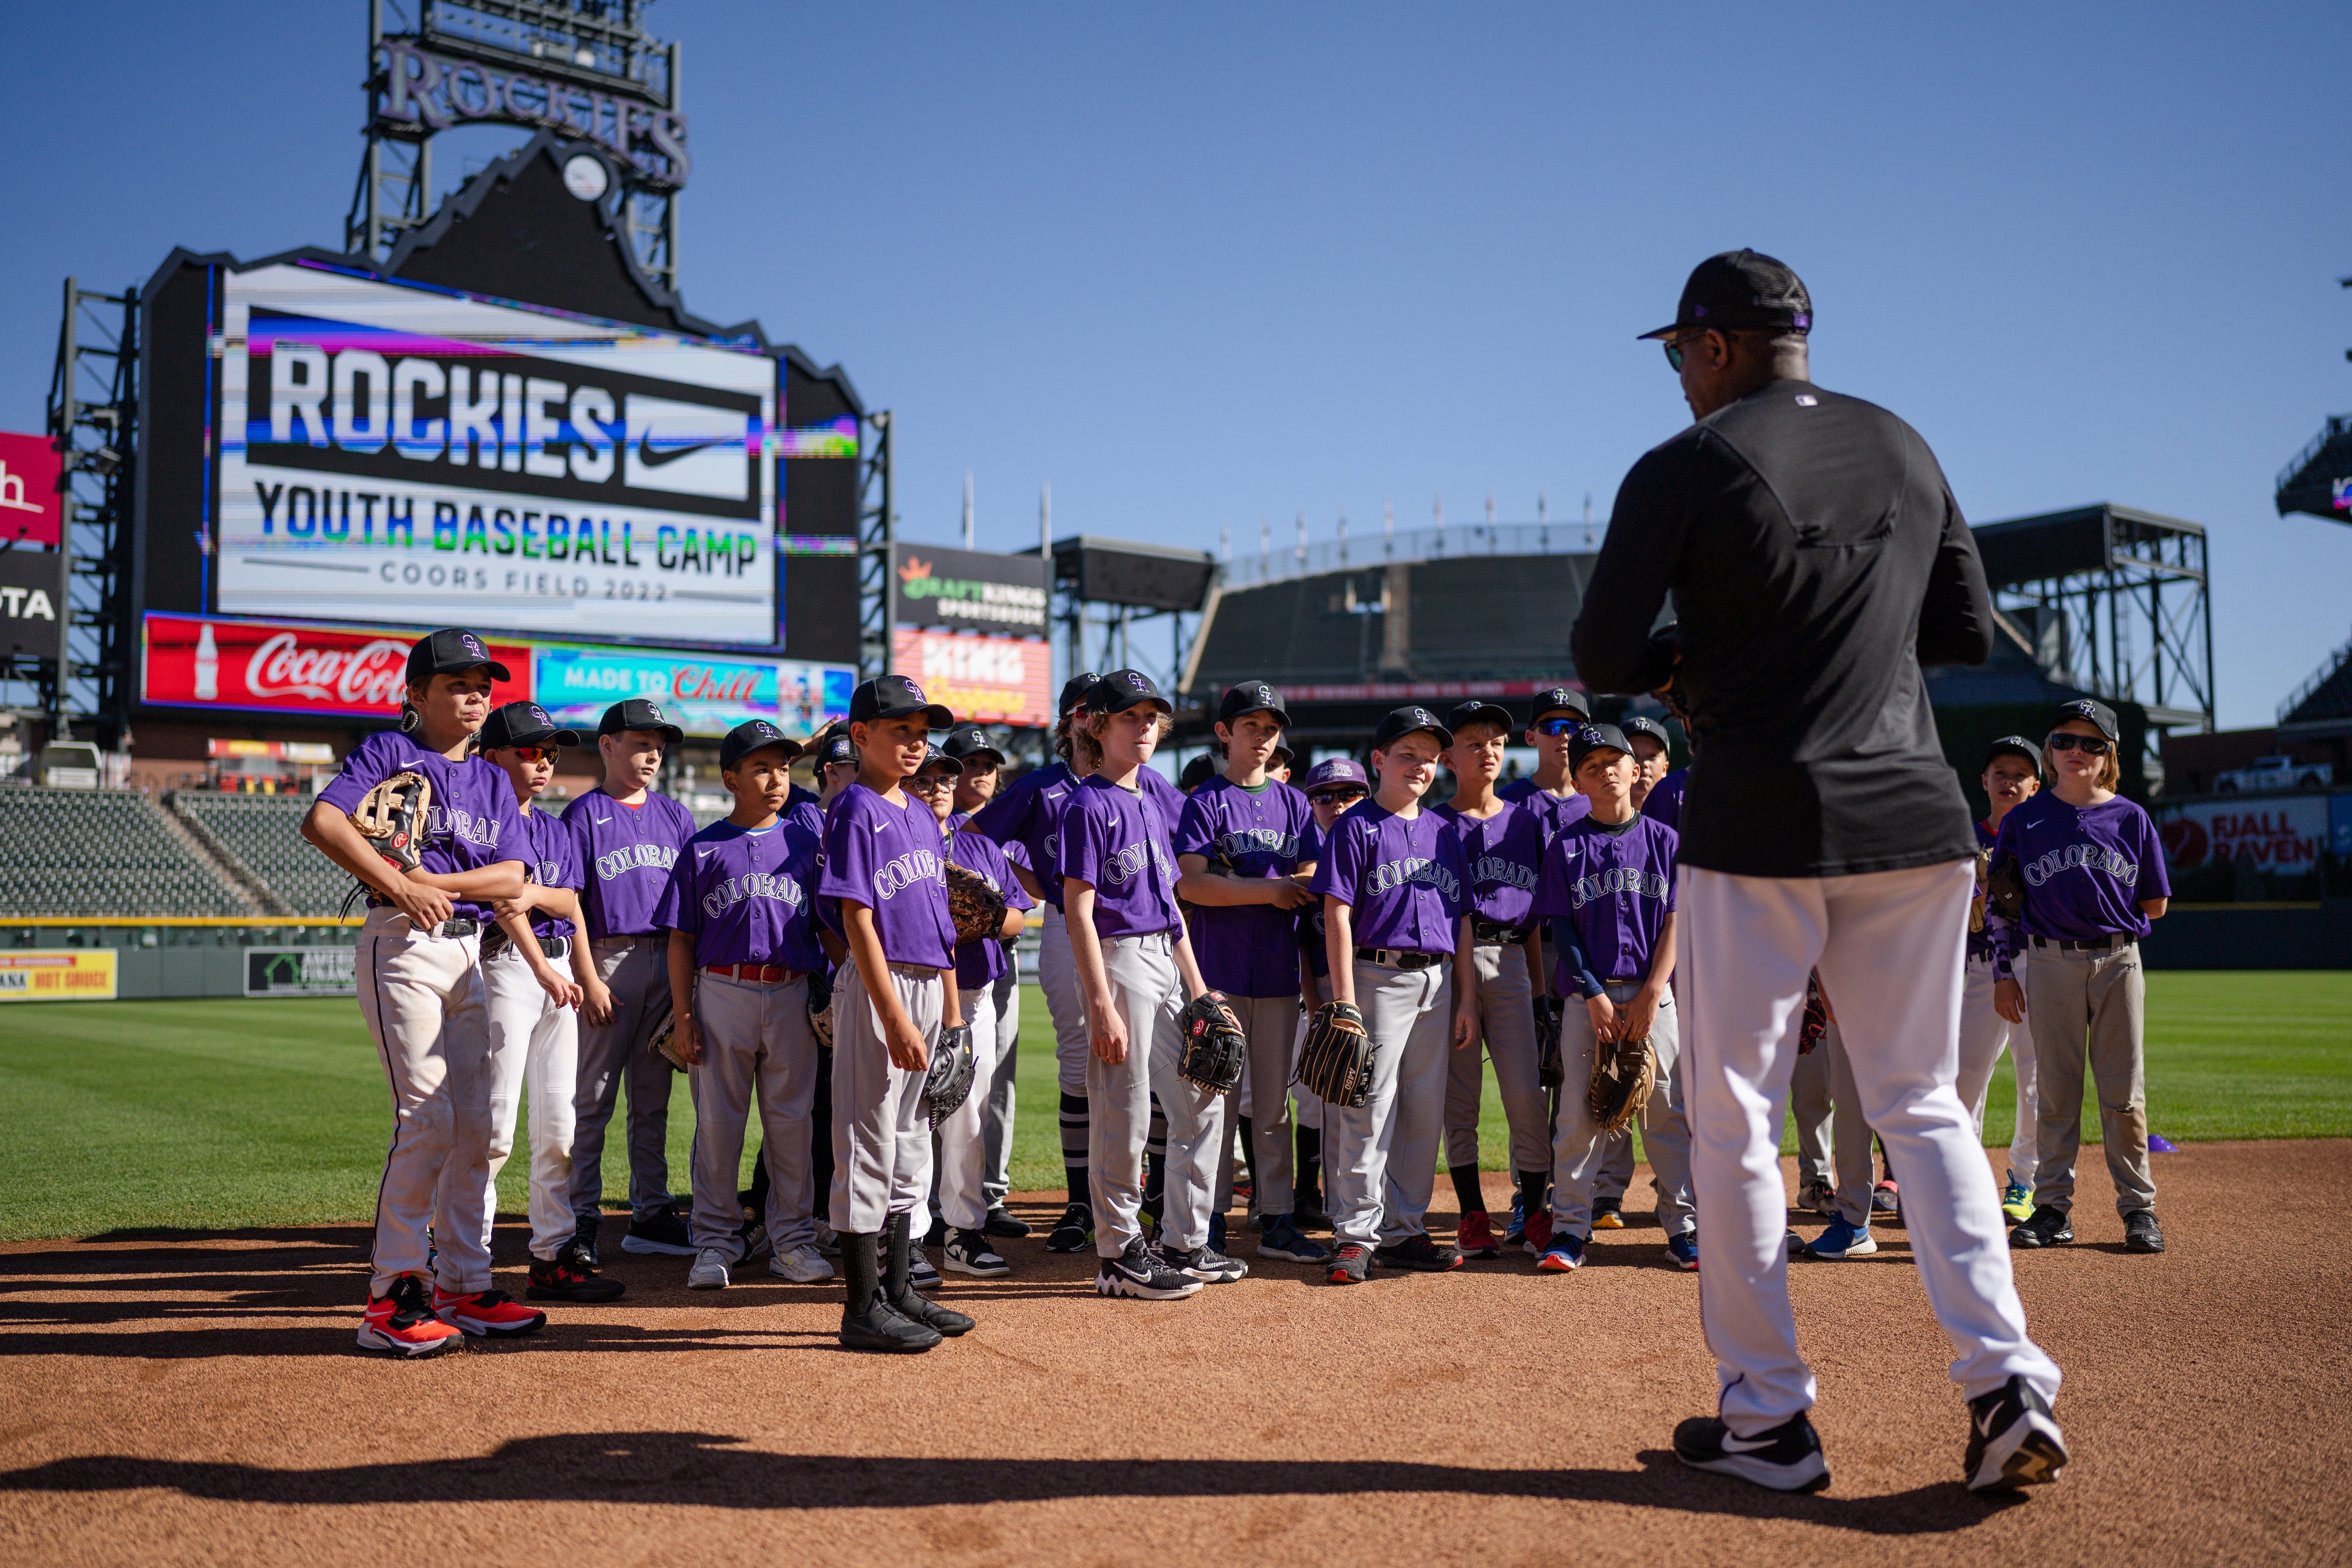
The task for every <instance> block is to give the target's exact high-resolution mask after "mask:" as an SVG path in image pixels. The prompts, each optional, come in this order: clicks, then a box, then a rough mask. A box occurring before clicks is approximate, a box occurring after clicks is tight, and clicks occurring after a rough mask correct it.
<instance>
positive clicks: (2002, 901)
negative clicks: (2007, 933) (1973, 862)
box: [1985, 855, 2025, 923]
mask: <svg viewBox="0 0 2352 1568" xmlns="http://www.w3.org/2000/svg"><path fill="white" fill-rule="evenodd" d="M1985 896H1986V897H1987V898H1989V899H1990V900H1991V901H1992V906H1993V907H1994V908H1995V909H1998V910H1999V911H2000V917H2001V918H2002V919H2003V920H2007V921H2011V922H2012V923H2014V922H2016V921H2018V920H2021V919H2022V918H2024V915H2025V868H2024V867H2022V866H2021V865H2019V864H2018V863H2017V857H2016V856H2015V855H2004V856H2002V857H2001V862H2000V864H1999V865H1997V866H1995V867H1993V868H1992V870H1991V871H1990V872H1988V873H1986V874H1985Z"/></svg>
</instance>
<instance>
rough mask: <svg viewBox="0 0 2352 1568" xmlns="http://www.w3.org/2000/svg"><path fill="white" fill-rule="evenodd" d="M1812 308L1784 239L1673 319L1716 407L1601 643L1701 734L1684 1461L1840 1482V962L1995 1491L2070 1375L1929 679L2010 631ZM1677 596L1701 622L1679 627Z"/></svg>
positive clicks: (1869, 1076)
mask: <svg viewBox="0 0 2352 1568" xmlns="http://www.w3.org/2000/svg"><path fill="white" fill-rule="evenodd" d="M1811 326H1812V304H1811V300H1810V299H1809V298H1808V297H1807V295H1806V292H1805V286H1804V285H1803V283H1802V282H1801V281H1800V280H1799V279H1798V277H1797V275H1796V274H1795V273H1793V272H1791V271H1790V269H1789V268H1788V267H1784V266H1782V265H1781V264H1780V262H1778V261H1775V260H1773V259H1772V258H1771V257H1770V256H1759V255H1758V254H1757V253H1756V252H1754V251H1748V250H1741V251H1732V252H1728V253H1727V254H1725V255H1722V256H1713V257H1710V258H1709V259H1708V260H1706V261H1704V262H1702V263H1700V264H1699V266H1698V267H1697V268H1696V270H1695V271H1693V272H1692V274H1691V276H1690V281H1689V282H1688V283H1686V284H1685V285H1684V287H1683V296H1682V304H1681V307H1680V308H1679V309H1678V310H1677V311H1676V312H1675V324H1674V325H1673V326H1671V327H1665V328H1662V329H1659V330H1657V331H1655V332H1651V333H1647V334H1645V336H1646V337H1649V338H1655V339H1663V340H1664V344H1665V351H1666V360H1667V362H1668V363H1669V364H1671V365H1673V366H1674V368H1675V370H1676V371H1678V372H1679V373H1680V375H1681V377H1682V385H1683V395H1684V398H1685V401H1687V402H1689V404H1690V408H1691V413H1692V414H1693V415H1694V416H1695V417H1696V423H1694V424H1692V425H1691V426H1690V427H1689V428H1688V429H1686V430H1685V431H1684V432H1682V433H1681V434H1679V435H1676V436H1675V438H1674V439H1673V440H1671V441H1668V442H1666V443H1665V444H1664V445H1662V446H1659V447H1657V448H1656V449H1654V451H1652V452H1650V453H1649V454H1648V455H1645V456H1644V457H1643V459H1642V460H1641V461H1640V462H1639V463H1637V464H1635V465H1633V472H1632V473H1630V474H1628V475H1627V476H1625V482H1624V484H1623V485H1622V486H1621V487H1620V488H1619V490H1618V493H1617V505H1616V509H1615V511H1614V513H1613V514H1612V517H1611V518H1610V522H1609V535H1608V538H1607V540H1606V542H1604V543H1603V545H1602V546H1601V559H1600V560H1599V562H1598V563H1597V565H1596V566H1595V568H1594V570H1593V573H1592V578H1591V584H1590V586H1589V587H1588V588H1587V589H1586V590H1585V593H1584V604H1583V610H1582V612H1581V613H1580V615H1579V617H1578V620H1577V623H1576V629H1575V631H1574V632H1573V634H1572V637H1571V643H1570V645H1571V647H1572V649H1573V651H1574V653H1575V655H1576V665H1577V672H1578V674H1580V676H1581V677H1582V679H1583V681H1584V683H1585V685H1586V686H1587V687H1588V688H1589V689H1591V690H1593V691H1597V692H1648V691H1655V690H1663V689H1664V688H1666V687H1668V686H1669V685H1672V686H1673V688H1674V689H1675V693H1676V694H1677V695H1678V697H1679V700H1680V706H1682V707H1683V709H1684V710H1685V713H1686V715H1687V723H1688V726H1689V727H1690V730H1691V733H1692V735H1693V737H1694V748H1695V760H1694V761H1693V763H1692V765H1691V770H1690V781H1689V785H1688V792H1687V795H1686V797H1685V802H1684V806H1683V815H1682V846H1681V848H1682V856H1681V870H1680V873H1679V875H1680V882H1679V885H1678V889H1677V904H1678V905H1679V910H1680V914H1681V922H1680V923H1681V925H1682V927H1683V930H1682V944H1683V955H1684V956H1683V959H1682V962H1683V965H1684V966H1685V967H1684V975H1683V994H1684V996H1685V998H1686V999H1687V1003H1688V1008H1687V1010H1688V1017H1687V1019H1685V1028H1686V1029H1687V1030H1689V1036H1688V1039H1687V1040H1685V1043H1684V1050H1685V1052H1686V1055H1685V1061H1687V1062H1688V1063H1689V1070H1690V1085H1689V1090H1688V1093H1689V1098H1690V1121H1691V1134H1692V1148H1691V1165H1692V1177H1693V1185H1694V1186H1695V1188H1696V1204H1697V1208H1698V1212H1699V1215H1700V1218H1701V1223H1700V1225H1699V1265H1700V1278H1701V1279H1702V1280H1703V1281H1705V1286H1706V1288H1705V1290H1704V1291H1703V1292H1702V1294H1701V1297H1700V1316H1701V1320H1702V1322H1703V1323H1704V1324H1705V1327H1706V1340H1707V1345H1708V1348H1709V1349H1711V1350H1712V1351H1713V1352H1714V1353H1715V1356H1716V1361H1717V1375H1718V1376H1719V1377H1720V1378H1721V1380H1722V1395H1721V1399H1720V1402H1719V1407H1718V1416H1719V1418H1718V1419H1694V1420H1689V1421H1685V1422H1684V1423H1683V1424H1682V1425H1681V1426H1680V1427H1677V1428H1676V1429H1675V1453H1676V1454H1677V1455H1678V1456H1680V1457H1681V1458H1682V1459H1683V1461H1684V1462H1685V1463H1686V1464H1689V1465H1693V1466H1696V1467H1697V1468H1699V1469H1712V1470H1719V1471H1723V1472H1726V1473H1728V1474H1732V1475H1737V1476H1740V1477H1743V1478H1744V1479H1748V1480H1751V1481H1756V1482H1759V1483H1760V1484H1762V1485H1764V1486H1768V1487H1773V1488H1777V1489H1780V1490H1792V1491H1793V1490H1808V1491H1810V1490H1817V1489H1819V1488H1821V1487H1822V1486H1826V1485H1827V1484H1828V1482H1829V1471H1828V1468H1827V1465H1826V1463H1825V1461H1824V1460H1823V1458H1822V1451H1821V1442H1820V1439H1819V1438H1818V1437H1815V1435H1814V1433H1813V1429H1812V1425H1811V1422H1810V1421H1809V1420H1808V1419H1807V1418H1806V1414H1805V1413H1806V1411H1807V1410H1808V1409H1810V1408H1811V1406H1812V1404H1813V1398H1814V1386H1813V1378H1812V1374H1811V1370H1810V1369H1809V1368H1808V1367H1807V1366H1806V1364H1805V1362H1804V1360H1803V1358H1802V1357H1801V1355H1800V1354H1798V1352H1797V1336H1796V1323H1795V1320H1794V1317H1793V1315H1792V1313H1791V1312H1790V1306H1789V1293H1788V1274H1787V1270H1788V1260H1787V1255H1786V1253H1785V1252H1784V1250H1783V1236H1784V1234H1785V1230H1786V1227H1785V1224H1784V1219H1785V1213H1786V1194H1785V1193H1784V1191H1783V1189H1782V1187H1781V1184H1780V1161H1779V1145H1780V1138H1779V1134H1780V1120H1781V1113H1782V1111H1783V1109H1784V1108H1785V1106H1786V1104H1787V1101H1788V1095H1789V1082H1790V1072H1791V1071H1792V1070H1793V1069H1794V1067H1795V1065H1796V1061H1797V1032H1798V1030H1797V1025H1798V1020H1799V1018H1800V1016H1801V1012H1802V1009H1803V1007H1804V1000H1805V982H1806V975H1807V973H1808V971H1810V970H1811V969H1813V968H1815V967H1819V969H1820V971H1821V977H1822V986H1823V988H1825V989H1826V991H1827V992H1828V994H1829V996H1830V998H1831V999H1832V1004H1833V1005H1834V1006H1835V1007H1836V1009H1837V1012H1838V1018H1839V1020H1840V1022H1841V1024H1842V1025H1843V1029H1844V1030H1845V1040H1846V1046H1847V1050H1848V1052H1849V1053H1850V1055H1851V1057H1852V1060H1853V1075H1854V1081H1855V1086H1856V1089H1857V1092H1858V1093H1859V1096H1860V1099H1861V1102H1862V1111H1863V1113H1864V1120H1866V1121H1867V1122H1868V1123H1869V1124H1870V1125H1871V1126H1873V1127H1874V1128H1876V1129H1877V1130H1878V1133H1879V1135H1880V1136H1881V1137H1882V1138H1883V1139H1885V1143H1886V1146H1887V1149H1888V1151H1889V1154H1890V1155H1891V1156H1892V1161H1893V1164H1894V1166H1895V1168H1896V1169H1898V1170H1900V1171H1901V1172H1902V1173H1903V1199H1904V1202H1903V1212H1904V1216H1905V1218H1906V1220H1907V1221H1908V1222H1909V1224H1910V1227H1911V1239H1912V1243H1913V1246H1914V1249H1915V1255H1916V1259H1917V1260H1918V1264H1919V1273H1920V1279H1921V1281H1922V1283H1924V1284H1925V1285H1926V1286H1927V1299H1928V1301H1929V1303H1930V1304H1931V1305H1932V1306H1933V1307H1934V1308H1935V1312H1936V1316H1937V1320H1938V1321H1939V1322H1941V1323H1942V1324H1943V1326H1944V1331H1945V1333H1947V1334H1948V1335H1949V1336H1950V1338H1951V1341H1952V1344H1953V1348H1954V1351H1955V1355H1954V1359H1953V1361H1952V1366H1951V1372H1952V1377H1953V1380H1954V1381H1955V1382H1957V1383H1958V1384H1959V1385H1960V1387H1961V1389H1962V1391H1963V1393H1964V1394H1965V1395H1966V1396H1967V1397H1968V1400H1969V1414H1970V1417H1971V1419H1970V1422H1969V1445H1968V1451H1967V1457H1966V1460H1965V1467H1966V1479H1967V1481H1968V1484H1969V1486H1970V1487H1971V1488H1974V1489H1979V1490H1981V1489H1986V1488H1992V1487H2014V1486H2021V1485H2027V1484H2032V1483H2036V1482H2042V1481H2048V1480H2053V1479H2056V1477H2057V1474H2058V1471H2059V1469H2060V1467H2061V1466H2063V1464H2064V1463H2065V1459H2066V1452H2065V1448H2064V1447H2063V1443H2062V1440H2061V1438H2060V1436H2059V1431H2058V1427H2057V1423H2056V1422H2055V1421H2054V1420H2053V1418H2052V1416H2051V1415H2050V1406H2049V1402H2050V1400H2051V1399H2052V1398H2053V1397H2054V1396H2056V1394H2057V1392H2058V1368H2057V1366H2056V1365H2055V1364H2053V1362H2052V1361H2051V1359H2050V1358H2049V1357H2048V1356H2047V1355H2045V1354H2042V1350H2041V1348H2040V1347H2039V1346H2037V1345H2036V1344H2034V1343H2033V1342H2032V1340H2031V1339H2030V1338H2028V1337H2027V1334H2026V1328H2025V1311H2024V1308H2023V1307H2022V1306H2021V1304H2020V1302H2019V1301H2018V1298H2017V1290H2016V1287H2015V1285H2014V1284H2013V1283H2012V1282H2011V1278H2010V1260H2009V1248H2008V1244H2007V1242H2006V1240H2005V1239H2004V1238H2003V1236H2002V1228H2001V1214H2000V1206H1999V1198H2000V1194H1999V1192H1998V1191H1997V1190H1996V1189H1995V1187H1994V1186H1993V1181H1992V1173H1991V1170H1990V1167H1989V1166H1987V1165H1986V1163H1985V1156H1984V1151H1983V1150H1982V1149H1981V1148H1979V1147H1978V1146H1977V1142H1976V1139H1975V1137H1974V1136H1973V1132H1972V1124H1971V1122H1970V1120H1969V1109H1968V1107H1967V1106H1965V1105H1963V1104H1961V1103H1960V1098H1959V1094H1958V1091H1957V1090H1956V1089H1955V1088H1954V1087H1953V1077H1954V1073H1955V1070H1956V1061H1957V1055H1958V1034H1959V1019H1960V986H1961V973H1962V971H1961V950H1962V946H1963V944H1964V943H1965V941H1966V938H1967V935H1968V910H1969V895H1970V893H1971V892H1972V889H1973V881H1974V879H1973V873H1972V869H1971V862H1972V857H1973V855H1974V853H1975V848H1976V841H1975V838H1974V836H1973V835H1972V834H1971V832H1970V831H1969V813H1968V808H1967V806H1966V805H1965V804H1964V803H1963V801H1962V800H1961V796H1960V790H1959V784H1958V779H1957V778H1956V777H1955V776H1954V774H1953V772H1952V769H1951V768H1950V766H1949V765H1948V763H1947V762H1946V761H1945V759H1944V756H1943V753H1942V750H1941V748H1940V747H1938V745H1937V738H1936V727H1935V722H1934V719H1933V716H1931V714H1930V713H1929V711H1928V706H1927V683H1926V681H1925V679H1924V678H1923V676H1922V675H1921V674H1920V670H1921V666H1923V665H1927V664H1980V663H1982V662H1983V660H1984V659H1985V657H1986V655H1987V654H1988V653H1990V649H1991V625H1992V613H1991V604H1990V600H1989V598H1988V597H1987V594H1986V592H1985V582H1984V568H1983V566H1982V564H1981V563H1980V562H1979V560H1978V559H1977V550H1976V544H1975V542H1974V540H1973V539H1972V538H1970V537H1969V529H1968V525H1967V523H1966V522H1965V521H1964V520H1963V519H1962V517H1961V516H1960V509H1959V507H1958V504H1957V503H1955V502H1954V500H1953V499H1952V494H1951V490H1950V487H1949V486H1948V485H1947V484H1946V483H1945V481H1944V476H1943V472H1942V470H1941V469H1940V468H1939V467H1937V463H1936V458H1935V455H1934V454H1933V453H1931V452H1929V451H1928V450H1927V443H1926V442H1924V441H1922V440H1921V439H1920V438H1919V435H1918V434H1917V433H1916V431H1914V430H1912V429H1911V427H1910V426H1909V425H1907V424H1905V423H1903V422H1902V421H1901V420H1899V419H1897V418H1895V415H1893V414H1891V413H1887V412H1886V411H1885V409H1882V408H1877V407H1874V406H1873V405H1872V404H1870V403H1866V402H1861V401H1860V400H1858V399H1855V398H1850V397H1843V396H1841V395H1839V394H1838V393H1836V392H1825V391H1823V390H1822V388H1820V387H1817V386H1815V385H1813V384H1812V382H1811V381H1810V380H1809V379H1808V375H1807V370H1806V356H1805V347H1806V334H1807V333H1808V331H1809V330H1810V329H1811ZM1669 592H1671V593H1672V594H1673V595H1674V602H1675V612H1676V614H1677V616H1678V622H1677V624H1676V625H1675V626H1673V627H1669V628H1668V629H1666V630H1665V631H1664V632H1657V633H1653V632H1652V630H1651V628H1652V626H1653V625H1654V623H1655V622H1656V619H1657V613H1658V609H1659V605H1660V602H1661V601H1663V600H1664V598H1665V596H1666V595H1667V594H1668V593H1669Z"/></svg>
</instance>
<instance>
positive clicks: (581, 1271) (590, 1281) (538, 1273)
mask: <svg viewBox="0 0 2352 1568" xmlns="http://www.w3.org/2000/svg"><path fill="white" fill-rule="evenodd" d="M627 1289H628V1287H627V1286H626V1285H624V1284H623V1283H621V1281H618V1280H607V1279H604V1277H602V1276H601V1275H599V1274H598V1273H597V1272H596V1270H595V1269H594V1267H593V1266H592V1265H591V1264H589V1263H588V1262H587V1261H586V1260H584V1259H583V1257H582V1255H581V1249H580V1245H579V1243H578V1242H576V1241H575V1242H573V1243H572V1244H571V1245H569V1246H566V1247H565V1248H564V1249H562V1251H560V1252H558V1253H556V1255H555V1260H554V1261H553V1262H549V1261H546V1260H542V1259H538V1258H534V1259H532V1260H531V1261H530V1285H529V1286H528V1287H527V1288H526V1289H525V1290H524V1291H523V1294H524V1295H526V1296H529V1297H530V1299H531V1300H532V1301H612V1300H613V1299H614V1298H615V1297H617V1296H619V1295H620V1294H621V1292H622V1291H625V1290H627Z"/></svg>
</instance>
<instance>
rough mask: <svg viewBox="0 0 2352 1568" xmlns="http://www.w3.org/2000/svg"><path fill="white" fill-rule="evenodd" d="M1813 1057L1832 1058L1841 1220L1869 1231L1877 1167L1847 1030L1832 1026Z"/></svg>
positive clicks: (1833, 1149)
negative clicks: (1874, 1161) (1850, 1052)
mask: <svg viewBox="0 0 2352 1568" xmlns="http://www.w3.org/2000/svg"><path fill="white" fill-rule="evenodd" d="M1813 1054H1814V1055H1816V1056H1826V1057H1827V1058H1829V1078H1830V1165H1831V1168H1832V1170H1833V1171H1834V1172H1835V1173H1836V1181H1835V1188H1836V1197H1837V1211H1838V1218H1840V1219H1843V1220H1844V1221H1845V1222H1846V1223H1847V1224H1848V1225H1851V1226H1853V1228H1855V1229H1857V1230H1867V1229H1869V1228H1870V1195H1871V1192H1872V1190H1873V1189H1874V1187H1875V1186H1877V1167H1876V1166H1875V1165H1874V1163H1873V1159H1872V1156H1871V1152H1870V1139H1871V1131H1870V1124H1869V1123H1868V1122H1865V1121H1864V1120H1863V1116H1862V1092H1861V1091H1860V1090H1859V1089H1858V1088H1856V1087H1855V1084H1854V1078H1853V1059H1852V1058H1850V1057H1848V1056H1847V1055H1846V1053H1845V1030H1843V1029H1841V1028H1840V1027H1838V1026H1837V1025H1836V1024H1832V1025H1830V1027H1829V1029H1828V1030H1827V1031H1826V1032H1824V1033H1823V1034H1822V1043H1821V1047H1820V1049H1818V1050H1817V1051H1814V1052H1813Z"/></svg>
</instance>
